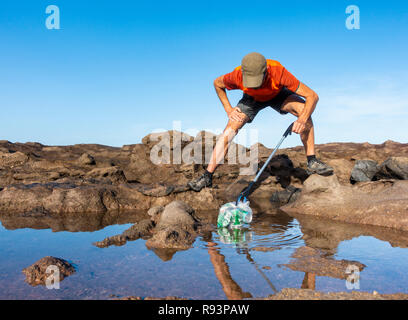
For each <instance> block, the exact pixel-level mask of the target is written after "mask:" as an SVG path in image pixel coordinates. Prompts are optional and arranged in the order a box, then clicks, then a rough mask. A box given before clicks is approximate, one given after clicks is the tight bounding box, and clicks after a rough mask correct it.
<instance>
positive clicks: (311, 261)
mask: <svg viewBox="0 0 408 320" xmlns="http://www.w3.org/2000/svg"><path fill="white" fill-rule="evenodd" d="M292 258H293V260H292V261H291V262H290V264H284V266H286V267H288V268H290V269H292V270H294V271H302V272H307V273H312V274H315V275H317V276H322V277H323V276H324V277H331V278H337V279H347V276H348V275H349V274H348V273H346V271H347V268H348V267H349V266H353V267H354V266H355V267H356V268H358V269H359V270H360V271H362V270H363V269H364V268H365V265H364V264H362V263H360V262H357V261H349V260H334V259H330V258H326V257H324V254H323V252H321V251H320V250H317V249H313V248H310V247H300V248H298V249H297V250H296V251H295V253H294V254H293V255H292Z"/></svg>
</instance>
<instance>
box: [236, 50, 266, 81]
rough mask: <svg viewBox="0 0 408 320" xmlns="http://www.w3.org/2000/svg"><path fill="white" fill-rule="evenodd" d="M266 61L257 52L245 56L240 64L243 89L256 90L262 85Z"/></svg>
mask: <svg viewBox="0 0 408 320" xmlns="http://www.w3.org/2000/svg"><path fill="white" fill-rule="evenodd" d="M266 68H267V66H266V59H265V57H264V56H263V55H262V54H260V53H257V52H252V53H250V54H247V55H246V56H245V57H244V58H243V59H242V63H241V70H242V81H243V85H244V87H245V88H258V87H260V86H261V85H262V82H263V79H264V74H265V71H266Z"/></svg>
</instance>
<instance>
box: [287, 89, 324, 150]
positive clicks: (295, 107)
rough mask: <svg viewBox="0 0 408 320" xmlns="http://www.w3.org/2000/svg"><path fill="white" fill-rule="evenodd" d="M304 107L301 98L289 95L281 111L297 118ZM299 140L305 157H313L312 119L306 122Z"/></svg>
mask: <svg viewBox="0 0 408 320" xmlns="http://www.w3.org/2000/svg"><path fill="white" fill-rule="evenodd" d="M304 107H305V101H304V100H303V99H302V98H300V97H299V96H297V95H291V96H289V97H288V98H287V99H286V100H285V102H284V103H283V106H282V109H281V110H282V111H286V112H289V113H291V114H293V115H294V116H296V117H299V115H300V114H301V112H302V110H303V108H304ZM300 139H301V140H302V143H303V146H304V147H305V153H306V156H313V155H315V152H316V151H315V137H314V127H313V121H312V118H309V120H308V121H307V123H306V129H305V131H303V132H302V133H301V134H300Z"/></svg>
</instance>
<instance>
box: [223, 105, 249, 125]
mask: <svg viewBox="0 0 408 320" xmlns="http://www.w3.org/2000/svg"><path fill="white" fill-rule="evenodd" d="M228 118H230V120H231V121H236V122H244V121H245V120H246V119H247V115H246V114H245V113H242V112H241V110H240V109H239V108H238V107H237V108H234V109H232V111H231V112H229V113H228Z"/></svg>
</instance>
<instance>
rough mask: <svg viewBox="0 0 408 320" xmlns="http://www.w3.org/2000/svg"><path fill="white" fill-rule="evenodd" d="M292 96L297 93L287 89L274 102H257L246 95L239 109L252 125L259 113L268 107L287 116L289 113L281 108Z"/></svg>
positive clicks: (239, 103)
mask: <svg viewBox="0 0 408 320" xmlns="http://www.w3.org/2000/svg"><path fill="white" fill-rule="evenodd" d="M292 94H295V93H294V92H293V91H290V90H289V89H287V88H283V89H282V90H281V91H280V92H279V93H278V95H277V96H276V97H275V98H273V99H272V100H269V101H265V102H260V101H255V100H254V98H253V97H251V96H249V95H247V94H246V93H244V96H243V97H242V99H241V100H240V101H239V102H238V105H237V107H238V108H239V109H240V110H241V111H242V112H243V113H245V114H246V115H247V116H248V117H249V121H248V123H251V122H252V121H253V120H254V119H255V117H256V115H257V114H258V112H259V111H261V110H262V109H265V108H266V107H271V108H272V109H274V110H276V111H277V112H279V113H280V114H287V112H286V111H282V110H281V108H282V105H283V103H284V102H285V100H286V99H287V98H288V97H289V96H291V95H292Z"/></svg>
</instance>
